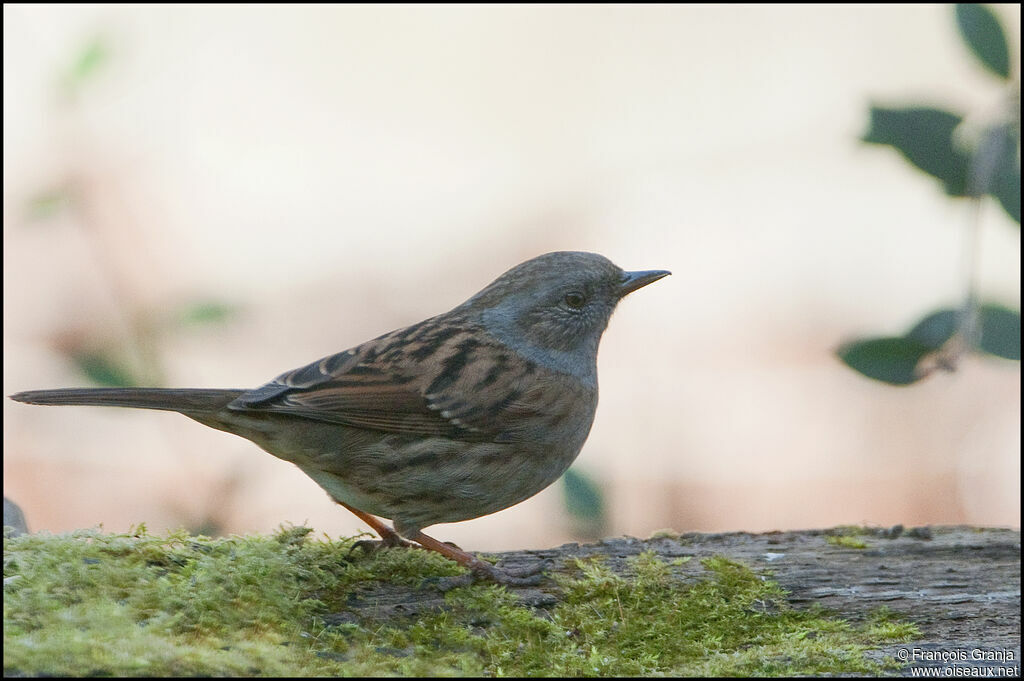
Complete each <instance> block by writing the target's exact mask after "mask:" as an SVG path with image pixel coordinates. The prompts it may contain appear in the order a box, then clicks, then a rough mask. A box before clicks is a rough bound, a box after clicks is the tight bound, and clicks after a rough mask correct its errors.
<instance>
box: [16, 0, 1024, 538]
mask: <svg viewBox="0 0 1024 681" xmlns="http://www.w3.org/2000/svg"><path fill="white" fill-rule="evenodd" d="M990 7H991V8H992V10H993V12H994V13H995V15H996V16H997V17H999V19H1000V20H1001V22H1002V24H1003V26H1004V27H1007V28H1008V37H1009V42H1010V49H1011V54H1012V55H1013V57H1012V59H1013V63H1012V71H1013V74H1014V77H1015V78H1016V77H1018V76H1017V75H1016V74H1019V56H1018V55H1019V31H1018V27H1019V25H1020V6H1019V5H1004V6H990ZM3 16H4V29H3V31H4V66H3V73H4V85H3V87H4V154H3V156H4V234H3V239H4V254H3V264H4V379H3V383H4V386H3V387H4V393H5V394H11V393H13V392H16V391H20V390H28V389H39V388H53V387H68V386H87V385H96V384H108V385H117V384H140V385H165V386H176V387H232V388H245V387H255V386H257V385H259V384H261V383H263V382H265V381H267V380H269V379H271V378H273V377H274V376H276V375H277V374H279V373H281V372H283V371H285V370H287V369H291V368H294V367H297V366H300V365H302V364H305V363H307V362H309V361H312V360H314V359H316V358H318V357H321V356H324V355H328V354H331V353H334V352H337V351H339V350H342V349H345V348H348V347H350V346H353V345H355V344H358V343H359V342H361V341H363V340H366V339H369V338H371V337H373V336H376V335H379V334H381V333H384V332H386V331H390V330H392V329H394V328H398V327H401V326H405V325H407V324H410V323H413V322H416V321H419V320H421V319H423V318H425V317H428V316H431V315H434V314H437V313H440V312H443V311H445V310H447V309H449V308H451V307H453V306H454V305H456V304H458V303H460V302H462V301H463V300H465V299H466V298H468V297H469V296H470V295H472V294H473V293H474V292H476V291H477V290H479V289H480V288H482V287H483V286H484V285H486V284H487V283H489V282H490V281H491V280H493V279H494V278H495V277H497V276H498V275H499V274H500V273H502V272H503V271H505V270H506V269H507V268H509V267H511V266H513V265H515V264H517V263H519V262H521V261H523V260H526V259H528V258H531V257H533V256H536V255H539V254H541V253H545V252H548V251H553V250H587V251H595V252H599V253H601V254H603V255H606V256H607V257H609V258H611V259H612V260H613V261H614V262H615V263H617V264H618V265H620V266H622V267H623V268H625V269H670V270H672V271H673V273H674V276H672V277H670V278H668V279H665V280H663V281H660V282H658V283H657V284H656V285H654V286H651V287H649V288H645V289H644V290H643V291H641V292H638V293H637V294H636V295H634V296H631V297H630V298H628V299H627V300H626V301H625V302H624V304H623V305H621V306H620V308H619V310H618V311H617V312H616V314H615V316H614V318H613V319H612V322H611V325H610V327H609V330H608V332H607V333H606V334H605V336H604V340H603V343H602V347H601V352H600V356H599V360H598V365H599V373H600V381H601V402H600V407H599V409H598V413H597V419H596V422H595V425H594V428H593V430H592V432H591V435H590V439H589V440H588V442H587V444H586V446H585V447H584V449H583V452H582V454H581V455H580V457H579V459H578V460H577V462H576V464H575V466H574V469H573V471H574V475H573V476H572V477H571V478H569V479H568V481H567V482H566V481H563V482H560V483H558V484H556V485H552V486H551V487H550V488H549V489H547V490H545V491H544V492H542V493H540V494H538V495H537V496H536V497H534V498H532V499H530V500H528V501H526V502H524V503H522V504H520V505H518V506H516V507H514V508H512V509H510V510H506V511H503V512H501V513H498V514H495V515H493V516H489V517H486V518H481V519H477V520H473V521H468V522H464V523H458V524H454V525H445V526H438V527H435V528H434V529H433V531H432V532H431V534H433V535H434V536H436V537H438V538H439V539H442V540H448V541H454V542H456V543H458V544H459V545H461V546H462V547H464V548H467V549H482V550H499V549H512V548H531V547H544V546H553V545H556V544H559V543H562V542H565V541H571V540H581V539H588V538H593V537H597V536H603V535H621V534H630V535H634V536H647V535H649V534H650V533H652V532H653V531H656V530H659V529H662V528H673V529H675V530H678V531H689V530H702V531H726V530H750V531H762V530H771V529H796V528H809V527H826V526H832V525H836V524H860V523H866V524H872V525H892V524H895V523H903V524H906V525H918V524H926V523H934V524H952V523H971V524H979V525H1004V526H1019V522H1020V521H1019V518H1020V482H1019V481H1020V369H1019V363H1018V362H1013V361H1007V360H1001V359H998V358H994V357H990V356H983V355H979V354H971V355H968V356H967V357H966V358H964V359H963V361H962V362H961V363H960V366H959V369H958V371H956V372H955V373H937V374H935V375H932V376H929V377H928V378H927V379H925V380H922V381H920V382H917V383H914V384H913V385H910V386H906V387H892V386H889V385H886V384H884V383H881V382H878V381H873V380H870V379H868V378H865V377H864V376H862V375H861V374H859V373H856V372H854V371H852V370H851V369H850V368H849V367H847V366H845V365H844V364H843V363H842V362H841V361H840V360H839V359H838V358H837V356H836V351H837V348H839V347H840V346H841V344H842V343H844V342H846V341H849V340H850V339H853V338H858V337H867V336H879V335H898V334H901V333H904V332H905V331H906V329H907V328H909V327H911V326H912V325H913V324H914V322H915V321H916V320H918V319H920V318H921V317H922V316H923V315H925V314H926V313H928V312H930V311H932V310H934V309H937V308H940V307H952V306H956V305H959V304H960V303H961V301H962V299H963V296H964V287H965V274H964V268H965V266H964V260H965V257H964V253H965V243H966V242H967V241H968V239H967V237H966V236H965V234H967V233H968V232H969V229H968V225H969V224H970V223H971V220H972V219H973V217H972V216H974V210H975V209H974V207H973V206H972V204H971V203H970V202H969V201H966V200H963V199H952V198H950V197H948V196H946V195H945V194H944V193H943V190H942V186H941V184H940V183H938V182H936V181H935V180H934V179H933V178H930V177H928V176H927V175H925V174H923V173H920V172H917V171H916V170H914V169H913V168H912V167H911V166H910V165H909V164H907V163H906V162H905V161H904V160H903V159H902V158H901V156H900V154H899V153H897V152H896V151H895V150H894V149H893V148H890V147H886V146H882V145H867V144H864V143H863V142H861V141H860V138H861V137H863V136H864V135H865V132H866V130H867V129H868V126H869V108H870V106H871V105H872V104H874V103H879V102H883V103H886V104H889V105H893V106H909V105H914V104H917V103H921V102H925V103H928V104H929V105H934V106H940V107H946V108H950V109H953V110H957V111H960V112H962V113H969V112H981V114H982V115H983V114H984V112H986V111H991V109H992V108H993V107H994V106H997V105H998V103H999V102H1000V98H1001V97H1003V96H1004V94H1005V92H1004V90H1005V87H1006V84H1005V83H1004V82H1002V81H1000V80H999V79H998V78H996V77H994V76H993V75H992V74H991V73H990V72H989V71H988V70H986V68H985V67H984V65H982V64H981V63H979V62H978V60H976V59H973V58H972V56H971V54H970V52H969V51H968V49H967V48H966V47H965V45H964V42H963V40H962V39H961V38H960V36H959V35H958V33H957V28H956V26H957V24H956V20H955V18H954V10H953V8H952V7H951V6H946V5H905V6H863V5H859V6H784V7H773V6H764V5H759V6H735V5H733V6H664V5H659V6H615V5H599V6H580V5H572V6H564V5H563V6H401V7H390V6H333V7H332V6H304V7H280V6H279V7H274V6H244V7H232V6H219V7H201V6H174V7H169V6H163V7H159V6H124V5H121V6H115V5H104V6H89V5H72V6H58V5H51V6H25V5H22V6H17V5H15V6H12V5H5V6H4V15H3ZM1018 97H1019V96H1018ZM1018 106H1019V99H1018ZM968 120H970V119H968ZM1018 125H1019V118H1018ZM1018 134H1019V128H1018ZM1018 172H1019V171H1018ZM1018 196H1019V195H1018ZM1018 201H1019V198H1018ZM978 219H979V223H978V224H980V235H981V249H980V252H979V260H978V267H977V273H978V286H979V290H980V295H981V296H982V297H983V298H984V299H985V300H987V301H995V302H998V303H1001V304H1003V305H1006V306H1007V307H1010V308H1013V309H1019V306H1020V232H1019V225H1018V223H1017V222H1014V221H1013V220H1012V219H1011V218H1010V217H1008V215H1007V213H1006V212H1005V211H1004V210H1003V209H1002V208H1001V207H1000V206H999V204H998V203H996V202H994V201H992V200H990V199H984V200H983V201H982V203H981V208H980V215H979V218H978ZM1018 319H1019V318H1018ZM1018 329H1019V321H1018ZM1018 334H1019V331H1018ZM1018 353H1019V341H1018ZM3 402H4V404H3V415H4V494H5V495H6V496H9V497H11V498H12V499H13V500H14V501H16V502H17V503H19V504H20V505H21V507H22V508H23V510H24V511H25V514H26V516H27V519H28V524H29V528H30V529H31V530H33V531H36V530H49V531H53V532H57V531H66V530H70V529H73V528H79V527H90V526H94V525H97V524H102V526H103V527H104V528H105V529H107V530H110V531H122V530H126V529H127V528H128V527H129V526H131V525H133V524H136V523H140V522H145V523H146V524H147V526H148V527H149V528H150V529H154V530H161V529H164V528H175V527H180V526H184V527H186V528H188V529H190V530H192V531H195V532H203V533H206V534H221V533H241V532H254V531H258V532H267V531H271V530H273V529H274V528H276V527H277V526H278V525H279V524H280V523H283V522H292V523H296V524H300V523H306V524H309V525H311V526H312V527H314V528H316V530H317V531H323V532H327V533H329V534H331V535H332V536H333V535H337V534H352V533H354V532H356V531H358V530H360V529H365V527H363V526H362V525H361V523H360V522H359V521H358V520H357V519H356V518H355V517H354V516H352V515H351V514H349V513H348V512H346V511H345V510H344V509H341V508H340V507H337V506H336V505H335V504H333V503H332V502H331V501H330V500H329V499H328V498H327V496H326V494H325V493H323V492H322V491H321V490H320V489H319V487H317V486H316V484H315V483H313V482H312V481H311V480H310V479H308V478H307V477H306V476H305V475H304V474H302V473H301V472H299V471H298V469H296V468H295V467H294V466H292V465H291V464H288V463H285V462H283V461H279V460H277V459H275V458H273V457H271V456H269V455H267V454H266V453H263V452H262V451H260V450H259V449H258V448H257V447H256V446H255V445H253V444H251V443H249V442H247V441H245V440H242V439H239V438H236V437H232V436H230V435H227V434H224V433H220V432H217V431H213V430H210V429H207V428H204V427H203V426H200V425H198V424H195V423H193V422H191V421H188V420H187V419H185V418H184V417H181V416H178V415H175V414H165V413H155V412H145V411H137V410H118V409H100V408H85V407H81V408H64V409H54V408H42V407H33V406H27V405H22V404H16V403H14V402H12V401H10V400H4V401H3Z"/></svg>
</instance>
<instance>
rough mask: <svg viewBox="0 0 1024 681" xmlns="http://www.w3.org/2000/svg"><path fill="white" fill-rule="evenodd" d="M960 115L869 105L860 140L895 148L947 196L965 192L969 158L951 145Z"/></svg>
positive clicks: (926, 108)
mask: <svg viewBox="0 0 1024 681" xmlns="http://www.w3.org/2000/svg"><path fill="white" fill-rule="evenodd" d="M962 120H963V117H962V116H959V115H957V114H954V113H951V112H949V111H943V110H941V109H935V108H930V107H907V108H902V109H897V108H886V107H879V106H872V107H871V120H870V122H869V124H868V131H867V132H866V133H865V134H864V136H863V137H862V138H861V141H863V142H867V143H868V144H885V145H889V146H891V147H893V148H895V149H896V150H897V151H899V152H900V153H901V154H903V156H904V158H906V159H907V160H908V161H910V163H912V164H913V165H915V166H917V167H918V168H920V169H921V170H923V171H924V172H926V173H928V174H929V175H931V176H932V177H935V178H938V179H939V180H941V181H942V183H943V186H944V188H945V191H946V193H947V194H949V195H950V196H966V195H967V173H968V167H969V160H970V159H969V157H968V155H967V154H965V153H964V152H962V151H960V150H959V149H957V148H956V146H955V145H954V144H953V131H954V130H955V129H956V127H957V126H958V125H960V122H961V121H962Z"/></svg>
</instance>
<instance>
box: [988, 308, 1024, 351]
mask: <svg viewBox="0 0 1024 681" xmlns="http://www.w3.org/2000/svg"><path fill="white" fill-rule="evenodd" d="M980 317H981V341H980V342H979V343H978V349H979V350H981V351H982V352H987V353H988V354H990V355H995V356H996V357H1003V358H1005V359H1013V360H1017V361H1018V362H1019V361H1020V312H1017V311H1015V310H1010V309H1008V308H1005V307H1003V306H1002V305H992V304H989V305H982V306H981V310H980Z"/></svg>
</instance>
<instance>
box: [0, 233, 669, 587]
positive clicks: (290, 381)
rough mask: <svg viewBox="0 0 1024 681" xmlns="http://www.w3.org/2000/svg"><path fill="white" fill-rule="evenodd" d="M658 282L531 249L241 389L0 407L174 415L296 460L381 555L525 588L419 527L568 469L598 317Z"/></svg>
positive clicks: (34, 400)
mask: <svg viewBox="0 0 1024 681" xmlns="http://www.w3.org/2000/svg"><path fill="white" fill-rule="evenodd" d="M669 274H671V273H670V272H669V271H667V270H643V271H624V270H623V269H621V268H620V267H618V266H617V265H615V264H614V263H612V262H611V261H610V260H609V259H607V258H605V257H604V256H602V255H598V254H596V253H587V252H581V251H557V252H553V253H546V254H544V255H540V256H537V257H535V258H532V259H530V260H527V261H525V262H523V263H520V264H519V265H516V266H515V267H512V268H511V269H509V270H508V271H506V272H505V273H504V274H502V275H501V276H499V277H498V278H497V279H495V280H494V281H493V282H491V283H490V284H489V285H487V286H486V287H485V288H483V289H482V290H481V291H479V292H478V293H476V294H475V295H473V296H472V297H470V298H469V299H468V300H466V301H465V302H464V303H462V304H461V305H458V306H456V307H455V308H453V309H451V310H449V311H448V312H445V313H443V314H439V315H437V316H434V317H430V318H428V319H426V320H424V321H421V322H419V323H416V324H412V325H411V326H407V327H404V328H401V329H397V330H395V331H391V332H390V333H385V334H383V335H381V336H378V337H377V338H374V339H372V340H369V341H367V342H365V343H362V344H361V345H357V346H355V347H353V348H350V349H348V350H344V351H342V352H339V353H337V354H333V355H330V356H328V357H324V358H323V359H319V360H317V361H315V362H312V363H311V364H307V365H305V366H303V367H300V368H298V369H295V370H293V371H288V372H286V373H283V374H281V375H280V376H278V377H277V378H275V379H273V380H272V381H270V382H269V383H266V384H264V385H262V386H260V387H258V388H255V389H251V390H246V389H206V388H194V389H175V388H65V389H55V390H30V391H26V392H19V393H17V394H14V395H11V396H10V397H11V399H13V400H15V401H18V402H24V403H27V404H36V405H93V406H115V407H135V408H140V409H156V410H164V411H173V412H179V413H181V414H183V415H185V416H187V417H189V418H190V419H193V420H194V421H198V422H199V423H202V424H204V425H206V426H209V427H211V428H216V429H217V430H222V431H225V432H228V433H232V434H234V435H238V436H241V437H243V438H246V439H248V440H251V441H252V442H254V443H255V444H257V445H258V446H259V447H261V448H262V449H264V450H265V451H267V452H269V453H270V454H272V455H274V456H276V457H278V458H279V459H283V460H285V461H288V462H291V463H293V464H295V465H296V466H298V468H299V469H300V470H302V471H303V472H304V473H305V474H306V475H308V476H309V477H310V478H312V479H313V480H314V481H315V482H316V483H317V484H318V485H319V486H320V487H321V488H323V489H324V490H325V491H326V492H327V494H328V495H329V496H330V498H331V499H333V500H334V501H335V502H337V503H338V504H340V505H341V506H343V507H345V508H347V509H348V510H350V511H351V512H352V513H354V514H355V515H356V516H358V517H359V518H360V519H361V520H363V521H364V522H365V523H367V524H368V525H369V526H370V527H371V528H373V529H374V530H375V531H376V532H377V533H378V534H379V535H380V537H381V540H382V542H383V544H384V545H387V546H397V545H403V546H418V547H422V548H426V549H429V550H433V551H436V552H438V553H440V554H442V555H444V556H446V557H447V558H449V559H451V560H454V561H455V562H457V563H459V564H460V565H462V566H464V567H466V568H468V569H469V574H470V575H473V576H479V577H483V578H485V579H490V580H493V581H495V582H498V583H502V584H518V583H535V581H534V580H535V575H531V574H517V573H515V572H513V571H511V570H506V569H502V568H500V567H499V566H496V565H492V564H491V563H489V562H487V561H485V560H482V559H481V558H479V557H477V556H476V555H474V554H472V553H469V552H467V551H464V550H462V549H460V548H458V547H457V546H455V545H453V544H449V543H445V542H441V541H438V540H436V539H434V538H432V537H429V536H427V535H425V534H424V533H423V529H425V528H427V527H429V526H431V525H434V524H437V523H450V522H459V521H463V520H469V519H472V518H478V517H480V516H485V515H489V514H491V513H495V512H497V511H500V510H503V509H506V508H508V507H510V506H513V505H515V504H518V503H519V502H521V501H523V500H525V499H527V498H529V497H531V496H533V495H534V494H536V493H538V492H540V491H541V490H542V489H544V488H545V487H547V486H548V485H550V484H551V483H553V482H554V481H555V480H557V479H558V478H559V477H560V476H561V475H562V474H563V473H564V472H565V471H566V470H567V469H568V468H569V466H570V465H571V464H572V462H573V461H574V460H575V459H576V457H577V455H578V454H579V452H580V450H581V449H582V448H583V444H584V442H585V441H586V439H587V436H588V435H589V433H590V428H591V425H592V424H593V421H594V414H595V410H596V408H597V398H598V388H597V351H598V344H599V342H600V340H601V336H602V335H603V333H604V331H605V329H606V327H607V326H608V321H609V319H610V318H611V315H612V312H613V311H614V309H615V307H616V305H617V304H618V303H619V301H620V300H621V299H622V298H624V297H625V296H626V295H628V294H629V293H632V292H633V291H636V290H637V289H639V288H641V287H643V286H647V285H648V284H651V283H652V282H655V281H657V280H659V279H661V278H662V277H665V276H667V275H669ZM380 518H384V519H388V520H391V521H392V526H390V527H389V526H388V525H387V523H385V522H383V521H382V520H380Z"/></svg>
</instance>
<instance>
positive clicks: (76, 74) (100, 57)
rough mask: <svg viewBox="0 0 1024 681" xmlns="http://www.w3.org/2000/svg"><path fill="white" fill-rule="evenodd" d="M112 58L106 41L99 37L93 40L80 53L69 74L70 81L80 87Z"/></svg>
mask: <svg viewBox="0 0 1024 681" xmlns="http://www.w3.org/2000/svg"><path fill="white" fill-rule="evenodd" d="M109 56H110V51H109V50H108V49H107V44H106V41H105V40H104V39H103V38H102V37H100V36H97V37H95V38H93V39H92V41H90V42H89V43H88V44H87V45H86V46H85V47H84V48H82V51H81V52H79V54H78V57H77V58H76V59H75V62H74V64H72V66H71V71H70V72H69V73H68V80H69V81H70V82H71V84H72V85H78V84H80V83H81V82H82V81H84V80H85V79H87V78H88V77H90V76H92V75H93V74H94V73H96V71H97V70H98V69H99V68H100V67H101V66H103V64H104V63H105V62H106V61H107V59H108V58H109Z"/></svg>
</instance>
